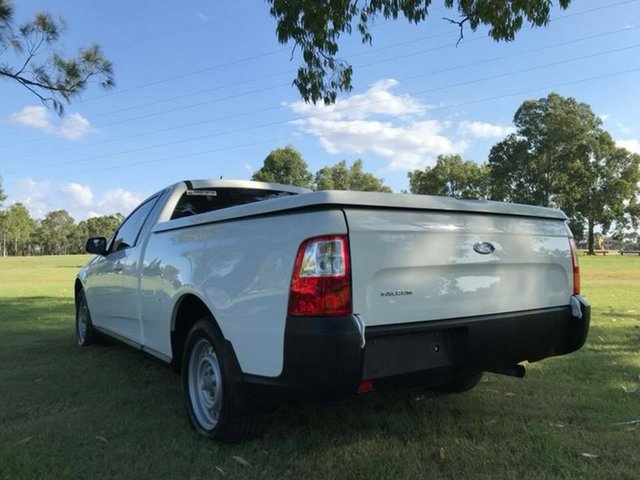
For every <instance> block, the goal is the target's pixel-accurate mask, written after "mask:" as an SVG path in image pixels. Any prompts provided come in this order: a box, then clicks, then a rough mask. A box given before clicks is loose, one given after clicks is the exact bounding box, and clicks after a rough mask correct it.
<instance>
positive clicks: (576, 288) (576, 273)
mask: <svg viewBox="0 0 640 480" xmlns="http://www.w3.org/2000/svg"><path fill="white" fill-rule="evenodd" d="M569 247H570V249H571V266H572V267H573V294H574V295H579V294H580V264H578V251H577V250H576V243H575V242H574V241H573V238H570V239H569Z"/></svg>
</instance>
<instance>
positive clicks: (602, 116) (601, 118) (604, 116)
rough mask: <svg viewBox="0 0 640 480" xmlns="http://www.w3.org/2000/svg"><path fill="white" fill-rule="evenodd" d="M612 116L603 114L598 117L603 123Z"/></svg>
mask: <svg viewBox="0 0 640 480" xmlns="http://www.w3.org/2000/svg"><path fill="white" fill-rule="evenodd" d="M610 116H611V114H609V113H603V114H601V115H598V117H600V120H602V121H603V122H606V121H607V119H608V118H609V117H610Z"/></svg>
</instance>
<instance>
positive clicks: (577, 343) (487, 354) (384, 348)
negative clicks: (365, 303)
mask: <svg viewBox="0 0 640 480" xmlns="http://www.w3.org/2000/svg"><path fill="white" fill-rule="evenodd" d="M574 298H575V299H576V301H577V304H578V305H579V306H580V308H579V311H577V310H576V308H574V309H573V310H572V308H571V306H569V305H567V306H563V307H553V308H545V309H539V310H528V311H522V312H512V313H504V314H498V315H483V316H477V317H467V318H457V319H447V320H438V321H425V322H416V323H407V324H398V325H385V326H379V327H369V328H367V329H366V335H365V336H366V344H365V347H364V348H361V345H362V343H361V342H362V337H361V332H360V330H359V328H358V322H357V321H356V319H355V318H353V317H350V316H349V317H331V318H326V317H289V318H287V324H286V329H285V341H284V365H283V370H282V373H281V374H280V376H278V377H261V376H255V375H243V377H242V379H243V383H244V387H245V389H246V390H247V393H248V394H249V395H250V396H251V398H253V399H254V400H255V401H258V402H266V403H274V402H276V403H277V402H281V401H286V400H288V399H294V398H300V397H309V396H316V397H317V396H322V395H344V394H349V393H354V392H355V391H356V390H357V386H358V384H359V383H360V382H361V381H362V380H365V379H367V380H369V379H373V380H375V381H376V384H377V385H381V386H384V385H385V384H395V383H405V384H406V383H409V384H416V383H417V384H423V385H437V384H439V383H444V382H446V381H447V380H449V379H450V378H453V377H455V376H458V375H463V374H464V373H467V372H478V371H484V370H491V369H492V368H500V367H505V366H512V365H514V364H516V363H518V362H522V361H524V360H528V361H529V362H535V361H538V360H542V359H543V358H547V357H552V356H556V355H564V354H567V353H571V352H573V351H576V350H578V349H579V348H580V347H582V345H583V344H584V342H585V340H586V338H587V333H588V331H589V323H590V317H591V307H590V305H589V304H588V303H587V302H586V301H585V300H584V299H583V298H582V297H580V296H575V297H574ZM574 307H575V302H574Z"/></svg>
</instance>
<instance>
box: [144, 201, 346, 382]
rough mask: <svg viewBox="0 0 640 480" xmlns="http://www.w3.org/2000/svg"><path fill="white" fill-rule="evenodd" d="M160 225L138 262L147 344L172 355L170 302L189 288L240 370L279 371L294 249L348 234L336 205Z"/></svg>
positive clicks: (269, 374) (273, 373)
mask: <svg viewBox="0 0 640 480" xmlns="http://www.w3.org/2000/svg"><path fill="white" fill-rule="evenodd" d="M263 203H267V202H263ZM228 210H232V209H228ZM213 213H216V212H213ZM199 216H203V215H198V217H199ZM164 227H165V228H161V229H155V230H154V231H153V233H151V236H150V239H149V242H148V245H147V250H146V255H145V259H144V265H143V266H142V277H141V292H142V295H141V300H142V303H143V305H142V309H141V311H142V325H143V335H144V341H145V344H146V345H148V346H149V347H150V348H152V349H154V350H157V351H158V352H161V353H163V354H165V355H167V356H168V357H172V355H173V352H171V338H170V336H171V328H170V325H171V321H172V319H171V316H172V313H173V311H174V308H173V307H174V305H175V303H176V302H178V301H179V299H180V298H181V297H182V296H183V295H185V294H192V295H195V296H196V297H198V298H200V299H201V300H202V301H203V302H204V303H205V305H206V306H207V308H208V309H209V310H210V312H211V314H212V315H213V317H214V318H215V320H216V322H217V324H218V326H219V328H220V330H221V332H222V334H223V335H224V337H225V339H226V340H228V341H229V342H230V343H231V344H232V345H233V349H234V351H235V354H236V357H237V359H238V362H239V365H240V368H241V369H242V372H244V373H250V374H255V375H262V376H266V377H275V376H278V375H280V373H281V371H282V367H283V344H284V330H285V320H286V316H287V303H288V296H289V286H290V282H291V275H292V272H293V264H294V261H295V257H296V253H297V250H298V248H299V246H300V244H301V243H302V242H303V241H304V240H305V239H307V238H310V237H315V236H320V235H327V234H346V233H347V228H346V222H345V219H344V214H343V213H342V211H340V210H339V209H332V210H318V211H312V212H304V211H298V212H295V213H292V212H286V211H284V212H279V214H277V215H263V216H257V217H252V218H250V219H249V218H245V217H240V218H235V219H227V220H226V221H210V222H209V223H206V224H200V223H199V224H197V225H193V226H190V227H186V226H185V225H183V224H182V223H180V220H175V221H170V222H166V223H165V224H164Z"/></svg>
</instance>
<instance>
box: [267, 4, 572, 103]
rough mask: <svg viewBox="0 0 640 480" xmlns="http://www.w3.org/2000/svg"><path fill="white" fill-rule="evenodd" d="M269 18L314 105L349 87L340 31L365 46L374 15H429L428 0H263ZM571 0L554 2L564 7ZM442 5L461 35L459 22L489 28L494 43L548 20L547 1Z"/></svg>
mask: <svg viewBox="0 0 640 480" xmlns="http://www.w3.org/2000/svg"><path fill="white" fill-rule="evenodd" d="M268 3H269V4H270V5H271V8H270V13H271V16H272V17H274V18H275V19H276V23H277V26H276V35H277V37H278V41H279V42H280V43H287V42H289V41H292V42H293V43H294V50H295V48H296V47H299V48H300V50H301V52H302V59H303V61H304V66H301V67H300V68H298V74H297V77H296V79H295V80H294V81H293V83H294V85H295V86H296V87H297V88H298V91H299V92H300V95H301V96H302V98H303V99H304V100H305V101H307V102H309V101H311V102H313V103H316V102H317V101H319V100H323V101H324V103H326V104H330V103H334V102H335V100H336V94H337V92H338V91H345V92H348V91H350V90H351V88H352V87H351V78H352V75H353V68H352V67H351V65H350V64H349V63H348V62H346V61H345V60H342V59H340V58H339V57H338V52H339V45H338V41H339V39H340V36H341V35H342V34H345V33H346V34H351V32H352V30H353V28H354V27H355V28H356V30H357V31H358V33H359V34H360V37H361V40H362V43H365V44H371V43H372V40H373V36H372V34H371V31H370V27H371V25H372V23H373V22H374V21H375V20H376V19H377V18H378V17H382V18H384V19H393V20H397V19H398V17H404V18H405V19H406V20H407V21H408V22H409V23H414V24H418V23H420V22H423V21H425V20H426V19H427V18H428V16H429V9H430V8H431V3H432V0H364V1H358V0H340V1H334V0H298V1H295V2H294V1H291V0H268ZM570 3H571V0H558V5H559V6H560V8H562V9H566V8H567V7H568V6H569V4H570ZM444 4H445V7H447V8H448V9H454V8H455V9H456V10H457V12H458V15H459V16H458V18H457V19H450V18H445V19H444V20H447V21H449V22H450V23H452V24H455V25H457V26H458V27H459V29H460V37H459V40H458V42H459V41H460V40H461V39H462V37H463V34H464V30H463V29H464V26H465V24H466V25H468V26H469V28H471V30H472V31H475V30H476V29H477V28H478V27H479V26H481V25H487V26H489V32H488V33H489V36H490V37H491V38H493V39H494V40H496V41H511V40H514V38H515V35H516V33H517V32H518V31H519V30H520V29H521V28H522V27H523V25H524V24H525V23H528V24H530V25H531V26H536V27H540V26H544V25H546V24H547V23H548V22H549V19H550V10H551V5H552V2H551V1H550V0H527V1H515V0H509V1H497V0H445V2H444Z"/></svg>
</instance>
